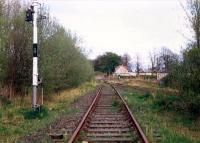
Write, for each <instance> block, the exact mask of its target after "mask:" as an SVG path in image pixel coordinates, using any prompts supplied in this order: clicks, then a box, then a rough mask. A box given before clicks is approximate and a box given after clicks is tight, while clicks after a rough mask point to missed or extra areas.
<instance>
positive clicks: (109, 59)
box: [94, 52, 122, 74]
mask: <svg viewBox="0 0 200 143" xmlns="http://www.w3.org/2000/svg"><path fill="white" fill-rule="evenodd" d="M121 63H122V58H121V57H120V56H118V55H117V54H115V53H111V52H107V53H105V54H104V55H101V56H99V57H97V58H96V59H95V61H94V70H95V71H100V72H104V73H107V74H111V73H113V72H114V71H115V67H117V66H118V65H120V64H121Z"/></svg>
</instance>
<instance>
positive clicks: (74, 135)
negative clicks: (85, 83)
mask: <svg viewBox="0 0 200 143" xmlns="http://www.w3.org/2000/svg"><path fill="white" fill-rule="evenodd" d="M101 89H102V88H100V89H99V91H98V92H97V94H96V96H95V98H94V100H93V102H92V104H91V105H90V107H89V108H88V110H87V112H86V113H85V115H84V117H83V118H82V120H81V122H80V123H79V125H78V127H77V128H76V130H75V131H74V133H73V134H72V136H71V138H70V139H69V141H68V143H73V142H74V141H75V139H76V138H77V136H78V134H79V132H80V130H81V128H82V127H83V125H84V123H85V121H86V119H87V117H88V116H89V114H90V113H91V111H92V109H93V107H94V105H95V103H96V102H97V99H98V97H99V96H100V93H101Z"/></svg>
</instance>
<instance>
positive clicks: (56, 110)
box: [0, 82, 97, 142]
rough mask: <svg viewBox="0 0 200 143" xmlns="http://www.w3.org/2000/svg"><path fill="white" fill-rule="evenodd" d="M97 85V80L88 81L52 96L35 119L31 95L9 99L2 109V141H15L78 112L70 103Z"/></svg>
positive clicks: (0, 114)
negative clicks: (31, 108) (63, 116)
mask: <svg viewBox="0 0 200 143" xmlns="http://www.w3.org/2000/svg"><path fill="white" fill-rule="evenodd" d="M96 86H97V84H96V82H87V83H84V84H82V85H81V86H79V87H77V88H72V89H68V90H64V91H63V92H61V93H60V94H59V95H56V96H52V99H51V100H49V101H45V102H44V105H45V107H44V108H43V109H44V110H43V111H42V112H41V114H42V115H41V114H40V115H39V117H36V118H35V117H34V119H33V118H32V115H33V114H31V110H30V105H31V104H30V102H31V96H27V97H23V99H22V98H20V97H17V98H15V99H14V100H13V101H8V102H7V104H5V105H3V106H2V108H1V109H0V119H1V122H0V142H13V141H14V140H16V139H18V138H20V137H22V136H26V135H30V134H33V133H35V132H37V131H38V130H39V129H42V128H45V127H48V125H49V124H51V123H52V122H54V121H55V120H56V119H57V118H59V117H60V116H61V115H68V114H69V115H70V114H72V113H74V112H77V111H76V110H74V109H72V108H71V107H70V106H69V105H70V104H71V103H73V102H75V101H76V100H77V99H78V98H79V97H80V96H82V95H84V94H86V93H87V92H89V91H92V90H94V89H95V88H96ZM22 100H23V102H22ZM20 103H21V104H20ZM25 117H28V118H25Z"/></svg>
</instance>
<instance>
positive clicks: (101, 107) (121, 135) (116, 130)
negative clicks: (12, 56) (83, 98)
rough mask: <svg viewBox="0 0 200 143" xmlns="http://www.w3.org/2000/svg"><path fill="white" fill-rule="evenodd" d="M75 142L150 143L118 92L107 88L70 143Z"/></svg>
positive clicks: (96, 98)
mask: <svg viewBox="0 0 200 143" xmlns="http://www.w3.org/2000/svg"><path fill="white" fill-rule="evenodd" d="M74 142H129V143H132V142H133V143H148V140H147V138H146V136H145V135H144V133H143V131H142V129H141V128H140V126H139V124H138V123H137V121H136V120H135V118H134V116H133V115H132V113H131V111H130V109H129V108H128V106H127V104H126V103H125V101H124V100H123V98H122V97H121V95H120V94H119V92H118V91H117V90H116V89H115V88H114V87H113V86H111V85H105V86H104V87H102V88H101V89H99V91H98V93H97V94H96V97H95V98H94V100H93V102H92V104H91V105H90V107H89V109H88V110H87V112H86V114H85V115H84V117H83V118H82V120H81V122H80V123H79V125H78V127H77V128H76V130H75V131H74V133H73V134H72V136H71V138H70V139H69V143H74Z"/></svg>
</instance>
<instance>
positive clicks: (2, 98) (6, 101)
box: [0, 96, 12, 106]
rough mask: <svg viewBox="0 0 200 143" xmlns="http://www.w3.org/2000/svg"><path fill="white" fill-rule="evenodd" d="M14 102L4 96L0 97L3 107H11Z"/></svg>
mask: <svg viewBox="0 0 200 143" xmlns="http://www.w3.org/2000/svg"><path fill="white" fill-rule="evenodd" d="M11 103H12V102H11V101H10V100H8V98H6V97H4V96H0V104H1V105H4V106H6V105H10V104H11Z"/></svg>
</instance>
